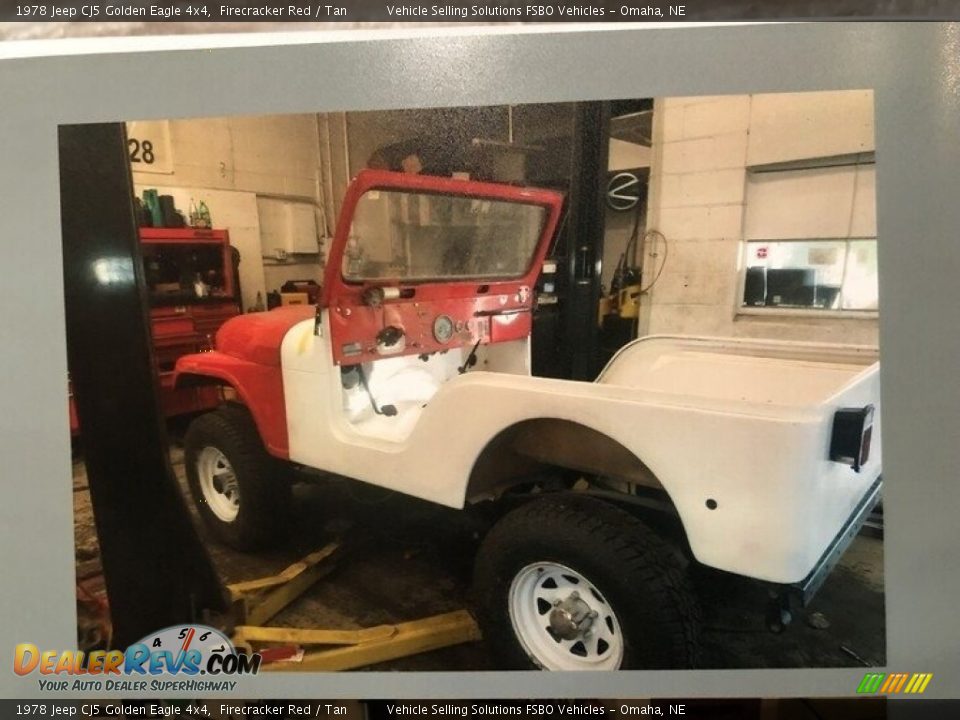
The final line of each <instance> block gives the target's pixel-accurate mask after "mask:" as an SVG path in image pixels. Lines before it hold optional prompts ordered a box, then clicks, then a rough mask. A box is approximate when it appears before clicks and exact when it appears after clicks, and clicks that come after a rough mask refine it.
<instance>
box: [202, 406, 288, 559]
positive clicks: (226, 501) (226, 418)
mask: <svg viewBox="0 0 960 720" xmlns="http://www.w3.org/2000/svg"><path fill="white" fill-rule="evenodd" d="M184 463H185V465H186V472H187V482H188V484H189V486H190V494H191V496H192V497H193V501H194V503H195V504H196V507H197V510H198V512H199V513H200V517H201V518H203V521H204V523H205V524H206V526H207V527H208V528H210V530H211V531H213V533H214V534H215V535H216V537H217V538H218V539H219V540H220V541H222V542H223V543H224V544H226V545H228V546H230V547H232V548H234V549H236V550H241V551H251V550H258V549H263V548H266V547H269V546H271V545H274V544H276V542H277V541H278V540H279V539H280V538H281V537H282V536H283V533H282V530H283V528H284V527H285V523H286V519H287V517H288V514H289V505H290V481H289V468H288V467H287V466H286V465H285V464H284V463H282V462H281V461H279V460H277V459H276V458H273V457H271V456H270V455H269V454H268V453H267V451H266V450H265V449H264V447H263V442H262V441H261V439H260V434H259V432H258V431H257V427H256V424H255V423H254V422H253V418H252V417H251V416H250V413H249V411H248V410H247V409H246V408H244V407H241V406H237V405H225V406H223V407H221V408H219V409H218V410H215V411H213V412H210V413H206V414H205V415H201V416H200V417H198V418H197V419H195V420H194V421H193V422H192V423H190V427H189V428H187V434H186V437H185V438H184Z"/></svg>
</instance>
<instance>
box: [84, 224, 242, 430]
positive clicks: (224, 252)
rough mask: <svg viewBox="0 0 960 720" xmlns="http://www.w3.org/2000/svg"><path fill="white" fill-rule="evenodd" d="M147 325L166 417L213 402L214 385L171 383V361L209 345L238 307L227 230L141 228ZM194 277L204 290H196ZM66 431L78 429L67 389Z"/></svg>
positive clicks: (216, 394) (216, 392)
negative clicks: (177, 385) (68, 415)
mask: <svg viewBox="0 0 960 720" xmlns="http://www.w3.org/2000/svg"><path fill="white" fill-rule="evenodd" d="M140 243H141V249H142V255H143V271H144V277H145V278H146V282H147V289H148V295H149V299H150V330H151V335H152V338H153V349H154V356H155V359H156V363H157V370H158V373H159V378H160V402H161V407H162V409H163V413H164V416H165V417H172V416H174V415H182V414H185V413H191V412H197V411H200V410H206V409H208V408H212V407H215V406H216V405H217V404H218V403H219V401H220V395H219V390H218V389H217V388H215V387H191V388H180V389H175V388H174V387H173V367H174V365H175V364H176V362H177V358H179V357H180V356H181V355H186V354H187V353H195V352H201V351H204V350H210V349H212V348H213V343H214V338H215V337H216V333H217V330H219V329H220V326H221V325H223V323H225V322H226V321H227V320H229V319H230V318H232V317H233V316H234V315H238V314H239V313H240V294H239V288H238V282H237V277H236V267H235V264H234V259H233V253H234V251H233V249H232V248H231V247H230V235H229V233H228V232H227V231H226V230H197V229H193V228H141V229H140ZM197 280H199V281H201V282H202V283H203V286H204V287H205V289H206V290H205V293H206V294H202V293H203V292H204V291H203V290H202V289H201V291H200V292H198V289H197V284H196V283H197ZM70 431H71V432H72V433H74V434H76V433H77V432H78V431H79V422H78V421H77V414H76V409H75V407H74V403H73V393H72V390H71V392H70Z"/></svg>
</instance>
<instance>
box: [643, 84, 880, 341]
mask: <svg viewBox="0 0 960 720" xmlns="http://www.w3.org/2000/svg"><path fill="white" fill-rule="evenodd" d="M873 149H874V132H873V95H872V92H871V91H843V92H818V93H791V94H768V95H734V96H710V97H682V98H664V99H657V100H656V101H655V103H654V127H653V154H652V162H651V169H650V174H651V181H650V200H649V208H648V219H647V228H648V229H654V230H659V231H660V232H662V233H663V234H664V236H666V238H667V246H668V247H667V249H666V261H665V262H664V263H663V271H662V273H661V275H660V278H659V280H657V282H656V284H654V285H653V287H652V289H651V290H650V292H649V293H648V295H647V297H646V299H645V300H646V301H645V303H644V305H643V310H642V315H641V326H640V331H641V334H660V333H690V334H699V335H723V336H744V337H765V338H779V339H789V340H805V341H819V342H846V343H858V344H869V345H873V344H876V342H877V319H876V315H875V314H873V315H872V316H870V315H868V316H862V315H861V316H859V317H856V318H853V317H850V318H836V317H810V316H809V315H801V314H796V313H795V314H792V315H791V314H788V313H785V312H782V311H773V312H769V313H768V314H765V315H755V314H745V313H742V312H741V311H740V308H739V305H740V302H739V301H740V297H739V295H740V292H741V284H740V283H741V279H740V275H741V268H740V266H741V256H742V247H743V220H744V198H745V190H746V181H747V167H748V166H752V165H759V164H766V163H773V162H786V161H794V160H804V159H809V158H816V157H828V156H834V155H844V154H848V153H856V152H866V151H870V150H873ZM663 252H664V250H663V246H662V244H658V243H649V244H648V246H647V248H646V253H645V254H646V262H645V279H644V284H645V285H648V284H650V283H651V282H653V280H654V275H655V274H656V271H657V269H658V268H659V266H660V263H661V260H662V259H663ZM652 253H653V254H655V255H654V256H653V257H651V254H652ZM881 292H882V288H881ZM881 297H882V296H881ZM881 302H882V300H881Z"/></svg>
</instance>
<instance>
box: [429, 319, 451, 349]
mask: <svg viewBox="0 0 960 720" xmlns="http://www.w3.org/2000/svg"><path fill="white" fill-rule="evenodd" d="M453 331H454V326H453V320H452V319H451V318H450V316H449V315H437V317H436V319H435V320H434V321H433V337H434V338H436V341H437V342H438V343H444V344H446V343H448V342H450V339H451V338H452V337H453Z"/></svg>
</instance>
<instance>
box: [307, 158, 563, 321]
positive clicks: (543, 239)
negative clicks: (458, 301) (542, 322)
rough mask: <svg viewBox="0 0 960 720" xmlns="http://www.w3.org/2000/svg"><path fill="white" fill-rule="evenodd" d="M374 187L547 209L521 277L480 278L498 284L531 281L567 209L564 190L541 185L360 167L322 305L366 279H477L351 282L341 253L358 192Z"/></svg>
mask: <svg viewBox="0 0 960 720" xmlns="http://www.w3.org/2000/svg"><path fill="white" fill-rule="evenodd" d="M371 190H399V191H409V192H417V193H433V194H438V195H451V196H456V197H464V198H471V199H477V200H500V201H506V202H515V203H521V204H526V205H537V206H540V207H543V208H545V209H546V211H547V217H546V221H545V222H544V223H543V227H542V229H541V232H540V239H539V241H538V245H537V249H536V252H534V254H533V258H532V260H531V262H530V266H529V267H528V268H527V271H526V273H524V274H523V275H521V276H519V277H517V276H513V277H504V278H483V280H482V282H483V283H485V284H488V285H490V286H491V287H496V286H497V285H499V284H510V285H526V286H533V284H534V283H535V282H536V280H537V277H538V276H539V275H540V270H541V268H542V266H543V261H544V258H545V257H546V255H547V252H548V250H549V248H550V244H551V242H552V240H553V237H554V234H555V233H556V231H557V227H558V225H559V222H560V213H561V211H562V209H563V194H562V193H559V192H556V191H553V190H543V189H540V188H528V187H519V186H515V185H505V184H499V183H489V182H479V181H476V180H459V179H456V178H450V177H437V176H433V175H412V174H409V173H399V172H390V171H386V170H362V171H360V173H358V174H357V176H356V177H355V178H354V179H353V181H352V182H351V183H350V186H349V187H348V188H347V192H346V195H345V196H344V199H343V208H342V209H341V211H340V217H339V219H338V221H337V229H336V232H335V234H334V238H333V244H332V246H331V248H330V255H329V257H328V259H327V267H326V271H325V274H324V282H323V289H322V291H321V295H320V304H321V307H330V305H331V304H332V303H333V301H334V300H335V298H337V297H340V296H342V295H344V294H353V293H355V292H356V290H357V288H358V287H366V286H368V285H384V284H388V283H392V284H397V285H414V284H415V285H417V286H418V287H421V288H422V287H430V286H433V287H450V288H453V287H456V286H467V285H470V286H476V284H477V280H476V279H471V278H439V279H436V280H431V279H427V280H417V281H415V282H413V281H406V280H403V279H402V278H398V279H396V280H390V279H387V278H377V279H375V280H368V281H363V282H361V283H357V282H347V281H346V280H345V279H344V277H343V273H342V267H343V255H344V252H345V251H346V246H347V240H348V238H349V236H350V228H351V227H352V225H353V215H354V212H355V210H356V208H357V203H359V202H360V198H361V197H363V195H364V194H365V193H367V192H369V191H371Z"/></svg>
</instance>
